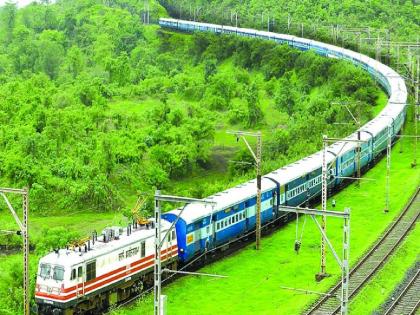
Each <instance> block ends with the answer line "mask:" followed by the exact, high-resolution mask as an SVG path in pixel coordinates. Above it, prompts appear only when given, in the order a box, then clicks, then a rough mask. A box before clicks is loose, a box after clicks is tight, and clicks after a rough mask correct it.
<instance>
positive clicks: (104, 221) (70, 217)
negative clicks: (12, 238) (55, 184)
mask: <svg viewBox="0 0 420 315" xmlns="http://www.w3.org/2000/svg"><path fill="white" fill-rule="evenodd" d="M0 213H1V215H0V226H1V228H2V229H6V230H7V229H12V230H17V229H18V227H17V225H16V224H15V222H14V220H13V218H12V216H11V214H10V213H9V212H5V211H2V212H0ZM123 221H124V218H123V215H122V214H121V213H120V212H118V211H116V212H101V213H99V212H91V211H81V212H75V213H70V214H67V215H65V214H61V215H54V216H45V217H44V216H39V215H30V216H29V226H30V230H29V233H30V234H29V236H30V237H31V238H33V242H36V241H37V240H38V239H39V238H41V237H42V231H43V228H46V227H58V226H60V227H64V228H65V229H67V230H69V231H77V232H78V233H80V235H81V236H84V235H90V233H91V232H92V231H93V230H94V229H96V230H97V231H98V232H100V231H102V229H103V228H104V227H105V226H110V225H118V224H120V223H122V222H123Z"/></svg>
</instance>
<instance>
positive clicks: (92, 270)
mask: <svg viewBox="0 0 420 315" xmlns="http://www.w3.org/2000/svg"><path fill="white" fill-rule="evenodd" d="M95 278H96V261H92V262H90V263H87V264H86V281H89V280H92V279H95Z"/></svg>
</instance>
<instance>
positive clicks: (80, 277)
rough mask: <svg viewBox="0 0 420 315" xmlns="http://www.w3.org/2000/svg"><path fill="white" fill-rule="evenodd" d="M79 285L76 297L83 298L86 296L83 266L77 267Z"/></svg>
mask: <svg viewBox="0 0 420 315" xmlns="http://www.w3.org/2000/svg"><path fill="white" fill-rule="evenodd" d="M76 274H77V284H76V296H77V297H81V296H83V295H85V283H84V281H83V265H80V266H77V267H76Z"/></svg>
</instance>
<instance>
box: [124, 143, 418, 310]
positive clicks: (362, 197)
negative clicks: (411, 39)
mask: <svg viewBox="0 0 420 315" xmlns="http://www.w3.org/2000/svg"><path fill="white" fill-rule="evenodd" d="M409 147H410V145H409V144H408V143H406V145H405V151H404V153H399V147H396V148H394V150H393V153H392V167H393V169H392V172H391V195H390V196H391V210H390V212H389V213H387V214H385V213H384V212H383V209H384V195H385V194H384V191H385V189H384V188H385V168H386V161H385V159H383V160H382V161H381V162H380V163H379V164H378V165H377V166H375V168H373V169H372V170H370V171H369V172H368V173H367V174H366V175H365V176H366V177H368V178H372V179H375V181H364V182H362V184H361V188H357V187H356V186H355V185H351V186H349V187H347V188H346V189H345V190H343V191H342V192H341V193H339V194H338V195H336V197H334V198H335V199H336V201H337V208H338V209H343V208H344V207H351V256H350V257H351V263H352V264H354V263H355V262H356V261H357V260H358V259H359V258H360V257H361V256H362V255H363V253H364V252H365V251H367V250H368V248H369V247H370V245H371V244H372V243H373V242H374V241H375V240H376V239H377V238H378V236H379V235H380V234H381V233H382V232H383V231H384V230H385V228H386V227H387V226H388V225H389V224H390V223H391V221H392V220H393V218H394V217H395V216H396V215H397V214H398V213H399V211H400V210H401V209H402V207H403V206H404V204H405V203H406V202H407V200H408V199H409V197H410V195H411V194H412V192H413V191H414V189H415V188H416V187H417V186H418V185H419V182H420V169H412V168H411V167H410V162H411V161H412V151H410V150H409ZM302 222H303V221H302V220H301V223H302ZM301 227H302V226H300V228H301ZM328 235H329V238H330V239H331V241H332V243H333V244H334V246H335V247H336V251H337V252H338V253H341V237H342V222H341V221H340V220H339V219H329V220H328ZM294 239H295V224H294V223H290V224H288V225H287V226H285V227H283V228H281V229H280V230H279V231H278V232H276V233H274V234H273V235H271V236H268V237H265V238H264V239H263V241H262V250H261V251H259V252H256V251H255V250H254V249H253V245H249V246H248V247H247V248H245V249H244V250H241V251H239V252H237V253H235V254H234V255H232V256H229V257H227V258H225V259H223V260H221V261H218V262H216V263H213V264H211V265H209V266H206V267H204V268H203V269H202V271H203V272H208V273H214V274H221V275H226V276H228V277H229V278H227V279H214V278H206V277H193V276H188V277H184V278H182V279H180V280H178V281H176V282H174V283H172V284H170V285H169V286H167V287H165V288H164V289H163V294H166V295H168V313H169V314H197V315H198V314H200V315H201V314H203V315H204V314H216V313H223V314H241V315H242V314H299V313H301V312H302V311H303V310H304V309H305V307H307V306H308V304H309V303H310V302H312V301H314V300H315V299H316V298H317V296H315V295H306V294H300V293H297V292H295V291H288V290H284V289H281V288H280V286H288V287H294V288H301V289H307V290H313V291H321V292H322V291H326V290H327V289H328V288H329V287H330V286H331V285H332V284H334V283H335V282H336V281H337V279H338V278H339V276H340V272H339V268H338V266H337V264H336V262H335V261H334V258H333V257H332V255H331V253H329V252H328V257H327V271H328V272H329V273H331V274H332V277H330V278H327V279H325V280H324V281H322V282H321V283H317V282H316V281H315V280H314V275H315V273H317V272H318V271H319V243H320V235H319V232H318V231H317V230H316V227H315V225H314V223H313V222H312V221H311V220H310V219H309V218H308V219H307V222H306V225H305V230H304V234H303V244H302V249H301V251H300V253H299V255H296V254H295V252H294V250H293V243H294ZM152 310H153V300H152V296H151V295H148V296H146V297H145V298H144V299H143V300H142V301H139V302H138V303H137V305H136V306H134V307H131V308H127V309H123V310H121V311H119V312H117V314H128V315H130V314H139V313H141V314H151V313H152ZM359 314H360V313H359Z"/></svg>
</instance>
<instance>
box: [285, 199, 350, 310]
mask: <svg viewBox="0 0 420 315" xmlns="http://www.w3.org/2000/svg"><path fill="white" fill-rule="evenodd" d="M279 210H280V211H282V212H293V213H296V216H298V215H299V214H306V215H309V216H310V217H311V218H312V220H313V221H314V222H315V225H316V227H317V228H318V230H319V231H320V233H321V238H322V240H323V241H324V242H325V243H326V244H327V245H328V248H329V249H330V250H331V253H332V254H333V256H334V258H335V260H336V261H337V263H338V265H339V266H340V269H341V297H338V298H340V300H341V314H343V315H347V313H348V302H349V275H350V272H349V265H350V208H346V209H344V212H339V211H331V210H318V209H310V208H300V207H289V206H280V207H279ZM316 216H321V217H322V218H324V217H326V216H329V217H336V218H342V219H343V221H344V222H343V223H344V224H343V244H342V245H343V252H342V258H341V259H340V257H339V256H338V254H337V252H336V251H335V249H334V247H333V245H332V243H331V242H330V240H329V239H328V236H327V233H326V231H325V230H324V229H323V228H322V223H321V224H319V222H318V220H317V219H316Z"/></svg>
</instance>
